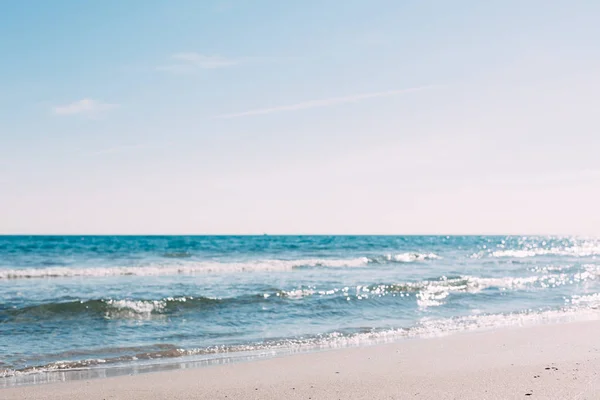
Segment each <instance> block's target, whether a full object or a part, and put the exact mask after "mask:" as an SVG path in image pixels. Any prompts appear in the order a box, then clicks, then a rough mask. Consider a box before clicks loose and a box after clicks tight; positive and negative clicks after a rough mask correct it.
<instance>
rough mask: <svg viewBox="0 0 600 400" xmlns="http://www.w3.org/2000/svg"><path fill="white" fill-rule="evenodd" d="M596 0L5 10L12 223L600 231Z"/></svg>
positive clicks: (3, 196)
mask: <svg viewBox="0 0 600 400" xmlns="http://www.w3.org/2000/svg"><path fill="white" fill-rule="evenodd" d="M599 19H600V3H598V2H596V1H591V0H590V1H571V2H566V1H535V0H531V1H510V0H509V1H487V2H481V1H454V2H449V1H400V0H396V1H383V0H374V1H358V0H350V1H343V2H342V1H333V0H331V1H312V0H305V1H296V2H291V1H289V2H287V1H267V0H257V1H252V2H251V1H241V0H239V1H225V0H223V1H217V0H215V1H208V0H205V1H168V2H165V1H157V0H152V1H135V0H130V1H116V0H106V1H88V2H79V1H73V0H71V1H66V0H56V1H52V2H50V1H41V0H40V1H28V2H2V4H0V54H2V55H3V57H2V62H1V63H0V233H259V234H260V233H263V232H268V233H443V234H447V233H448V234H449V233H517V234H520V233H523V234H531V233H555V234H582V235H599V234H600V213H599V212H598V205H597V204H600V158H599V157H598V149H600V130H599V128H600V113H599V112H598V110H599V109H600V74H599V72H598V71H600V47H598V45H597V39H598V38H599V37H600V25H599V24H598V23H597V21H598V20H599Z"/></svg>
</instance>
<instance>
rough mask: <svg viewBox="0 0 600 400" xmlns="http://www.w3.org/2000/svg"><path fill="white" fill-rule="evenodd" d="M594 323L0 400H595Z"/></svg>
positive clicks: (63, 386) (43, 388)
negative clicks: (550, 399) (251, 399)
mask: <svg viewBox="0 0 600 400" xmlns="http://www.w3.org/2000/svg"><path fill="white" fill-rule="evenodd" d="M598 338H600V321H597V320H596V321H584V322H581V321H579V322H566V323H555V324H542V325H532V326H524V327H514V326H513V327H502V328H497V329H493V330H480V331H471V332H464V333H460V334H452V335H448V336H443V337H436V338H418V339H415V340H401V341H397V342H394V343H389V344H375V345H370V346H358V347H348V348H343V349H333V350H327V351H313V352H308V353H301V354H292V355H280V356H275V357H270V358H266V359H256V360H252V361H244V362H234V363H230V364H224V365H212V366H208V367H201V368H191V369H186V368H185V367H184V368H182V369H177V370H172V371H167V370H164V371H161V372H151V373H141V374H137V375H130V376H117V377H107V378H100V379H92V380H89V379H86V380H73V381H68V382H63V383H48V384H36V385H29V386H16V387H9V388H4V389H0V394H1V397H2V398H3V399H6V400H11V399H38V398H45V399H50V400H52V399H78V398H84V397H85V398H86V399H88V400H95V399H110V398H119V399H131V400H134V399H162V398H174V399H187V398H194V399H217V398H228V399H231V398H240V399H242V398H243V399H245V398H257V399H258V398H260V399H280V398H309V397H310V398H313V399H317V398H318V399H334V398H335V399H339V398H342V397H346V398H353V399H360V398H364V399H372V398H377V399H378V398H399V399H403V398H423V399H427V398H431V399H446V398H448V399H451V398H460V399H471V398H472V399H482V398H485V399H508V398H556V399H600V375H598V374H600V339H598Z"/></svg>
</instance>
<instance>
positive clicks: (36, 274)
mask: <svg viewBox="0 0 600 400" xmlns="http://www.w3.org/2000/svg"><path fill="white" fill-rule="evenodd" d="M368 262H369V260H368V258H366V257H358V258H351V259H327V258H324V259H301V260H257V261H248V262H237V263H225V262H181V263H176V264H166V265H147V266H129V267H96V268H69V267H51V268H26V269H9V270H0V279H25V278H57V277H104V276H126V275H136V276H159V275H193V274H202V273H232V272H270V271H290V270H292V269H294V268H298V267H324V268H343V267H360V266H364V265H367V264H368Z"/></svg>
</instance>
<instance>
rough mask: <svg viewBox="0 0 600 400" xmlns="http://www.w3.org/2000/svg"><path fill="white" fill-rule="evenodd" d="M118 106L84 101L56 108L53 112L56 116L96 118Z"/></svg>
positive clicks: (90, 100)
mask: <svg viewBox="0 0 600 400" xmlns="http://www.w3.org/2000/svg"><path fill="white" fill-rule="evenodd" d="M118 106H119V105H118V104H109V103H103V102H101V101H98V100H93V99H82V100H79V101H76V102H73V103H70V104H65V105H62V106H56V107H54V109H53V111H54V114H56V115H63V116H66V115H86V116H89V117H95V116H98V115H99V114H101V113H103V112H106V111H109V110H112V109H113V108H116V107H118Z"/></svg>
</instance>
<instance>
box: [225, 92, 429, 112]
mask: <svg viewBox="0 0 600 400" xmlns="http://www.w3.org/2000/svg"><path fill="white" fill-rule="evenodd" d="M429 87H430V86H421V87H415V88H409V89H401V90H388V91H385V92H374V93H362V94H354V95H350V96H343V97H330V98H328V99H320V100H310V101H304V102H301V103H296V104H291V105H286V106H278V107H270V108H260V109H257V110H250V111H243V112H239V113H233V114H222V115H217V116H216V117H214V118H216V119H229V118H240V117H249V116H252V115H263V114H272V113H277V112H282V111H298V110H306V109H309V108H320V107H329V106H335V105H338V104H345V103H356V102H359V101H362V100H367V99H373V98H377V97H390V96H396V95H400V94H405V93H410V92H416V91H419V90H423V89H427V88H429Z"/></svg>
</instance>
